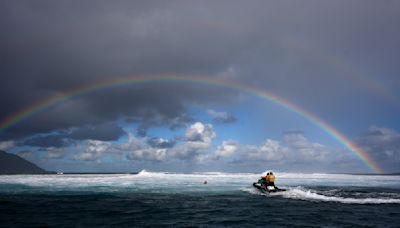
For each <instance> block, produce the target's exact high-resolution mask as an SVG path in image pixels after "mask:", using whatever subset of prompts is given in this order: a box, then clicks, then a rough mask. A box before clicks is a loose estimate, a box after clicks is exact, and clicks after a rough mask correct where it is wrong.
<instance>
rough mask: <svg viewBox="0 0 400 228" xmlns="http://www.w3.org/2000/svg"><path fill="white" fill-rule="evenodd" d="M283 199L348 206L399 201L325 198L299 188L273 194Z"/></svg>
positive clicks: (397, 200)
mask: <svg viewBox="0 0 400 228" xmlns="http://www.w3.org/2000/svg"><path fill="white" fill-rule="evenodd" d="M275 194H276V195H281V196H282V197H284V198H290V199H300V200H308V201H324V202H338V203H349V204H385V203H396V204H398V203H400V199H394V198H352V197H339V196H326V195H323V194H319V193H317V192H315V191H313V190H306V189H304V188H301V187H297V188H290V189H288V190H287V191H285V192H279V193H275Z"/></svg>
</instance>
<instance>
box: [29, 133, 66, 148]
mask: <svg viewBox="0 0 400 228" xmlns="http://www.w3.org/2000/svg"><path fill="white" fill-rule="evenodd" d="M22 144H23V145H26V146H37V147H56V148H60V147H64V146H66V145H69V144H70V143H69V142H67V140H66V139H65V138H64V136H63V135H46V136H35V137H33V138H30V139H27V140H25V141H24V142H23V143H22Z"/></svg>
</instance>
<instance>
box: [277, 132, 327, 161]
mask: <svg viewBox="0 0 400 228" xmlns="http://www.w3.org/2000/svg"><path fill="white" fill-rule="evenodd" d="M283 144H284V145H286V146H287V147H288V148H289V151H290V156H291V158H293V159H296V160H299V161H321V162H322V161H332V155H333V154H334V153H333V151H332V149H330V148H328V147H326V146H324V145H322V144H319V143H314V142H310V141H309V140H308V139H307V138H306V137H305V136H304V135H303V134H302V133H298V132H295V133H288V134H285V135H284V137H283Z"/></svg>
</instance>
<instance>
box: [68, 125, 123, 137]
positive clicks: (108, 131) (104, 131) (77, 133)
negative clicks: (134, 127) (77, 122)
mask: <svg viewBox="0 0 400 228" xmlns="http://www.w3.org/2000/svg"><path fill="white" fill-rule="evenodd" d="M124 134H125V132H124V131H123V130H122V129H121V128H120V127H118V126H117V125H116V124H114V123H105V124H100V125H95V126H90V125H89V126H83V127H81V128H78V129H76V130H74V131H72V133H71V134H70V135H69V137H70V138H72V139H76V140H84V139H92V140H100V141H113V140H118V139H119V137H121V136H122V135H124Z"/></svg>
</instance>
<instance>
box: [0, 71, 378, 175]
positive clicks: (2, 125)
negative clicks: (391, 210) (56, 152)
mask: <svg viewBox="0 0 400 228" xmlns="http://www.w3.org/2000/svg"><path fill="white" fill-rule="evenodd" d="M150 82H188V83H189V82H190V83H200V84H206V85H213V86H221V87H227V88H232V89H237V90H240V91H243V92H246V93H249V94H253V95H255V96H257V97H260V98H262V99H264V100H267V101H270V102H272V103H275V104H277V105H279V106H281V107H283V108H285V109H287V110H288V111H291V112H294V113H296V114H298V115H300V116H302V117H303V118H305V119H307V120H309V121H310V122H311V123H313V124H315V125H316V126H317V127H319V128H320V129H321V130H323V131H324V132H326V133H327V134H329V135H330V136H331V137H333V138H334V139H335V140H337V141H338V142H340V143H341V144H342V145H344V146H345V147H346V148H347V149H348V150H349V151H351V152H352V153H353V154H354V155H355V156H356V157H358V158H359V159H360V160H361V161H362V162H363V163H364V164H366V165H367V167H368V168H369V169H370V170H371V171H373V172H375V173H383V171H382V169H381V168H380V167H379V166H378V165H377V164H376V163H375V162H374V161H373V160H372V159H371V157H370V156H369V155H368V154H367V153H366V152H365V151H364V150H363V149H361V148H360V147H358V146H357V145H356V144H355V143H353V142H352V141H351V140H349V139H348V138H347V137H346V136H345V135H343V134H342V133H341V132H339V131H338V130H337V129H335V128H334V127H333V126H332V125H330V124H329V123H327V122H326V121H324V120H322V119H321V118H319V117H318V116H316V115H314V114H313V113H311V112H308V111H307V110H305V109H303V108H302V107H300V106H298V105H296V104H294V103H292V102H290V101H288V100H286V99H284V98H282V97H279V96H277V95H274V94H272V93H269V92H266V91H263V90H261V89H258V88H255V87H253V86H249V85H244V84H240V83H238V82H235V81H231V80H229V81H227V80H221V79H217V78H211V77H183V76H177V75H160V76H139V77H137V76H135V77H125V78H116V79H111V80H106V81H101V82H98V83H95V84H91V85H85V86H81V87H78V88H75V89H72V90H69V91H66V92H64V93H62V94H58V95H55V96H52V97H50V98H48V99H45V100H42V101H39V102H37V103H34V104H32V105H31V106H29V107H28V108H25V109H23V110H21V111H19V112H17V113H15V114H14V115H11V116H9V117H8V118H6V119H4V120H3V121H1V122H0V132H2V131H5V130H6V129H8V128H10V127H12V126H13V125H15V124H17V123H18V122H21V121H23V120H25V119H27V118H29V117H31V116H33V115H35V114H37V113H39V112H42V111H45V110H47V109H50V108H53V107H54V106H57V105H58V104H60V103H63V102H65V101H67V100H69V99H72V98H76V97H79V96H83V95H86V94H88V93H91V92H94V91H98V90H102V89H106V88H114V87H118V86H123V85H131V84H139V83H150Z"/></svg>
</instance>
